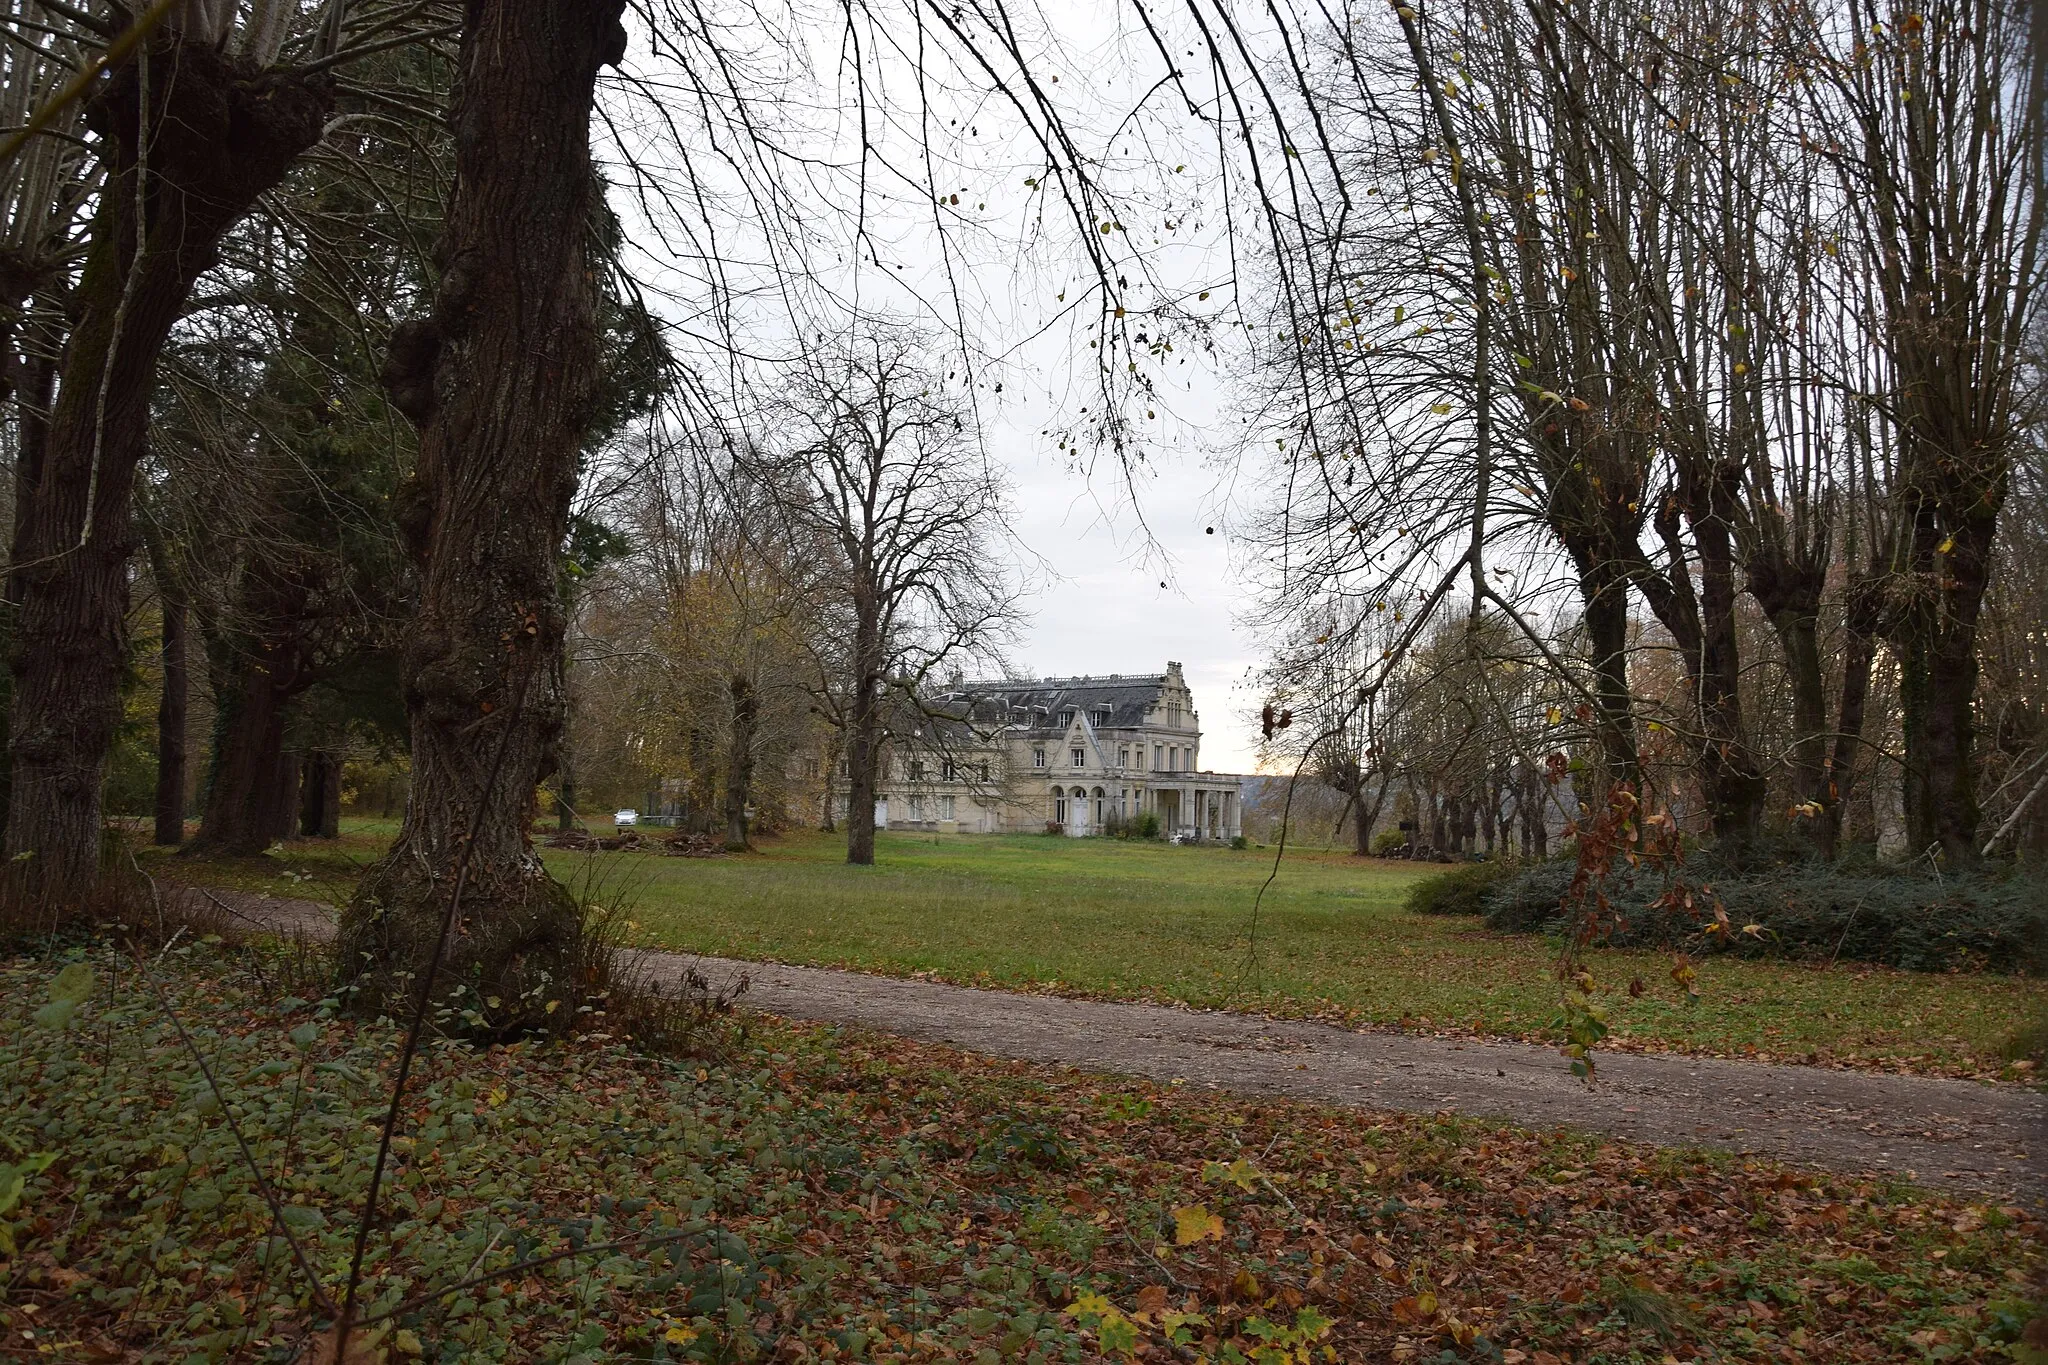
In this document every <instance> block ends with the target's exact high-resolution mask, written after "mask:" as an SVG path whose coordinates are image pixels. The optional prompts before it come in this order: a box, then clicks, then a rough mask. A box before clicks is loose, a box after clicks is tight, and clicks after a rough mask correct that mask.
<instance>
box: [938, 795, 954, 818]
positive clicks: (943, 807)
mask: <svg viewBox="0 0 2048 1365" xmlns="http://www.w3.org/2000/svg"><path fill="white" fill-rule="evenodd" d="M939 818H940V819H941V820H950V819H952V818H953V798H952V797H950V796H942V797H940V798H939Z"/></svg>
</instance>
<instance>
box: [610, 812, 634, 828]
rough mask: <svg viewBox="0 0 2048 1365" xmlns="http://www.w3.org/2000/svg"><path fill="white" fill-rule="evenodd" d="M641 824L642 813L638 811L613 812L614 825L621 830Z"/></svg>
mask: <svg viewBox="0 0 2048 1365" xmlns="http://www.w3.org/2000/svg"><path fill="white" fill-rule="evenodd" d="M639 823H640V812H639V811H637V810H615V811H613V812H612V824H614V825H616V826H618V827H619V828H621V829H623V828H625V827H626V826H627V825H637V824H639Z"/></svg>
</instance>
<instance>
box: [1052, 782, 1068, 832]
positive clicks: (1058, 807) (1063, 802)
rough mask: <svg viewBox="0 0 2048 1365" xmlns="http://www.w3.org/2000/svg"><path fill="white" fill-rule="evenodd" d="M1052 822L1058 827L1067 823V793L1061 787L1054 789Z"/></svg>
mask: <svg viewBox="0 0 2048 1365" xmlns="http://www.w3.org/2000/svg"><path fill="white" fill-rule="evenodd" d="M1052 821H1053V823H1054V824H1056V825H1064V824H1065V823H1067V793H1066V791H1065V789H1064V788H1061V787H1054V788H1053V789H1052Z"/></svg>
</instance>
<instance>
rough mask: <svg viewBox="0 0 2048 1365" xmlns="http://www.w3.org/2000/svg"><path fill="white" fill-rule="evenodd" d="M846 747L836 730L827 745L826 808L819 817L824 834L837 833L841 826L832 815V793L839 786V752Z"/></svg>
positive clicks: (819, 828)
mask: <svg viewBox="0 0 2048 1365" xmlns="http://www.w3.org/2000/svg"><path fill="white" fill-rule="evenodd" d="M844 747H845V745H844V744H843V742H842V741H841V740H840V738H839V732H838V731H837V730H834V731H833V739H832V742H831V743H830V744H828V745H826V746H825V797H824V804H825V810H824V813H823V814H822V815H820V816H819V819H818V830H819V832H820V833H823V834H832V833H835V832H836V831H837V830H838V828H839V824H838V821H837V820H836V819H834V817H833V815H832V795H833V793H834V791H836V790H837V788H838V786H839V754H840V751H841V750H842V749H843V748H844Z"/></svg>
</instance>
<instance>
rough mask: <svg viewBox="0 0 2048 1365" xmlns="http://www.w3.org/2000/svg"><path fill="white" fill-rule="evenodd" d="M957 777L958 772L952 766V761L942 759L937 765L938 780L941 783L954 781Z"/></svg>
mask: <svg viewBox="0 0 2048 1365" xmlns="http://www.w3.org/2000/svg"><path fill="white" fill-rule="evenodd" d="M959 776H960V773H959V770H958V769H957V768H956V767H955V766H954V764H953V760H952V759H950V758H948V759H944V760H942V761H941V762H940V763H939V779H940V780H941V781H943V782H952V781H956V780H957V779H958V778H959Z"/></svg>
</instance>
